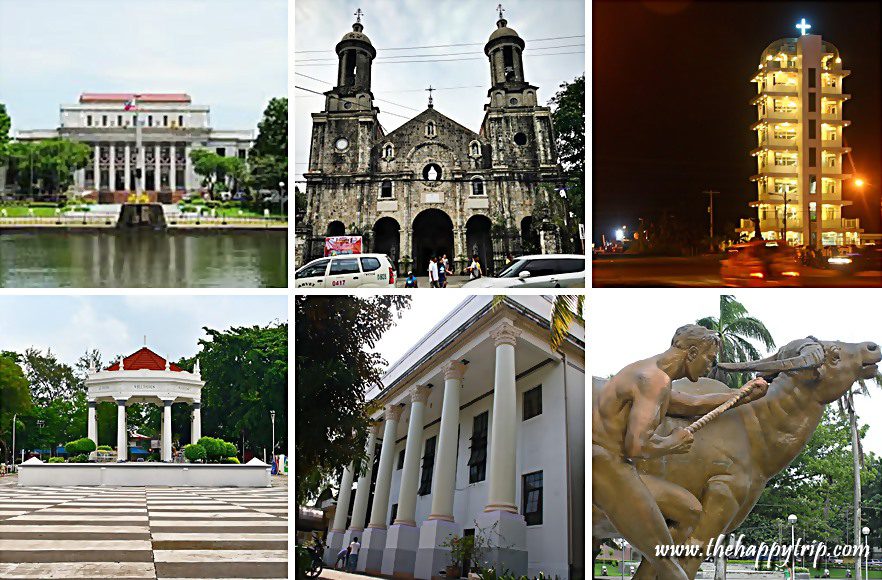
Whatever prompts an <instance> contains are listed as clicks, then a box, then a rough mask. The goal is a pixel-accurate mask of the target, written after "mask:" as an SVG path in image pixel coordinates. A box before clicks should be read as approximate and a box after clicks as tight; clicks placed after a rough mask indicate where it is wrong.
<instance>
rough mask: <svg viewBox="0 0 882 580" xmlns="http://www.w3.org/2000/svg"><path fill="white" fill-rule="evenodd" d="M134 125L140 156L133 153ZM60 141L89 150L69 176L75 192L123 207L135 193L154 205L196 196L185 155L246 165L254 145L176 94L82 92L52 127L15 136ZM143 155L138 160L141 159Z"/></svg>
mask: <svg viewBox="0 0 882 580" xmlns="http://www.w3.org/2000/svg"><path fill="white" fill-rule="evenodd" d="M136 119H137V121H138V123H139V124H140V126H141V142H142V151H141V152H140V154H139V151H138V149H137V147H136V131H135V126H136ZM59 137H61V138H65V139H69V140H71V141H77V142H81V143H87V144H89V145H90V146H91V147H92V159H91V162H90V164H89V165H88V166H87V167H86V168H84V169H80V170H79V171H77V172H76V174H75V175H74V185H75V188H76V189H77V191H97V192H98V197H99V199H100V201H102V202H111V203H121V202H124V201H125V199H126V197H127V195H128V193H130V192H135V191H136V190H138V189H139V188H138V187H137V184H136V179H137V168H138V167H143V168H144V169H143V175H142V181H141V185H142V187H140V189H141V190H142V191H144V192H146V193H147V195H148V196H149V197H150V198H151V201H161V202H163V203H171V202H174V201H178V200H179V199H180V198H181V197H182V196H183V195H184V193H186V192H188V191H192V190H196V189H198V188H199V187H200V186H201V182H202V179H201V178H200V177H199V176H198V175H197V174H196V172H195V171H194V170H193V163H192V161H191V160H190V151H191V150H193V149H194V148H206V149H210V150H212V151H214V152H216V153H217V154H219V155H221V156H224V157H240V158H242V159H246V158H247V156H248V150H249V149H250V148H251V145H252V144H253V141H254V134H253V132H252V131H249V130H230V131H228V130H218V129H214V128H212V127H211V115H210V109H209V107H208V106H207V105H196V104H193V102H192V99H191V98H190V95H187V94H173V93H144V94H136V93H83V94H81V95H80V98H79V102H78V103H76V104H65V105H61V110H60V114H59V126H58V128H57V129H35V130H24V131H17V132H16V134H15V139H16V140H18V141H41V140H44V139H57V138H59ZM139 155H140V157H139Z"/></svg>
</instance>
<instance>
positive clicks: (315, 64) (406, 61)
mask: <svg viewBox="0 0 882 580" xmlns="http://www.w3.org/2000/svg"><path fill="white" fill-rule="evenodd" d="M566 54H582V55H584V54H585V52H584V51H581V50H579V51H573V52H548V53H543V54H531V55H530V57H531V58H538V57H540V56H563V55H566ZM467 60H485V59H483V58H481V57H474V58H451V59H428V60H396V61H390V60H386V61H383V62H382V63H381V64H410V63H427V62H463V61H467ZM334 64H335V63H334V62H327V63H316V62H310V63H306V64H297V63H294V67H295V68H296V67H307V66H334Z"/></svg>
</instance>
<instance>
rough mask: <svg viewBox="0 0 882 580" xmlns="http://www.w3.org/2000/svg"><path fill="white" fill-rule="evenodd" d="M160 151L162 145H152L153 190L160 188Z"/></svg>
mask: <svg viewBox="0 0 882 580" xmlns="http://www.w3.org/2000/svg"><path fill="white" fill-rule="evenodd" d="M161 153H162V147H160V146H159V145H154V146H153V191H157V192H158V191H159V190H160V189H162V187H161V186H162V165H161V164H160V159H159V155H160V154H161Z"/></svg>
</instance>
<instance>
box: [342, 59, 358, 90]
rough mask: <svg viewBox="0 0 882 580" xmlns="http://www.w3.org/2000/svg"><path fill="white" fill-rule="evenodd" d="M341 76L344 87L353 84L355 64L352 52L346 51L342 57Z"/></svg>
mask: <svg viewBox="0 0 882 580" xmlns="http://www.w3.org/2000/svg"><path fill="white" fill-rule="evenodd" d="M343 74H344V77H343V84H344V85H354V84H355V74H356V64H355V51H354V50H347V51H346V53H345V54H344V55H343Z"/></svg>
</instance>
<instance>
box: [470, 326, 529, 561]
mask: <svg viewBox="0 0 882 580" xmlns="http://www.w3.org/2000/svg"><path fill="white" fill-rule="evenodd" d="M520 334H521V331H520V330H518V329H517V328H515V326H514V324H513V323H512V322H511V321H510V320H503V321H501V322H500V323H499V324H497V325H496V327H495V328H494V329H493V330H492V331H491V332H490V336H491V337H492V338H493V340H494V342H495V343H496V371H495V376H494V383H493V422H492V425H491V429H490V458H489V459H490V460H489V469H488V474H487V479H488V482H487V483H488V486H487V505H486V507H484V513H482V514H480V515H479V516H478V519H477V522H478V523H477V525H478V526H480V527H481V528H490V527H491V526H496V532H497V533H498V534H500V536H502V537H503V538H505V539H506V542H507V544H508V545H507V546H504V547H503V546H494V547H492V548H491V549H490V550H488V551H487V553H486V560H487V562H488V563H489V564H490V565H491V566H493V567H494V568H495V569H498V570H504V569H508V570H511V571H512V572H513V573H514V575H515V576H520V575H522V574H525V573H526V571H527V524H526V522H525V521H524V516H522V515H520V514H519V513H518V506H517V503H516V501H517V500H516V498H515V486H516V483H517V477H518V476H517V471H516V459H517V447H516V445H517V439H518V437H517V436H518V422H517V388H516V384H515V383H516V375H515V344H516V343H517V339H518V336H520Z"/></svg>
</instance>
